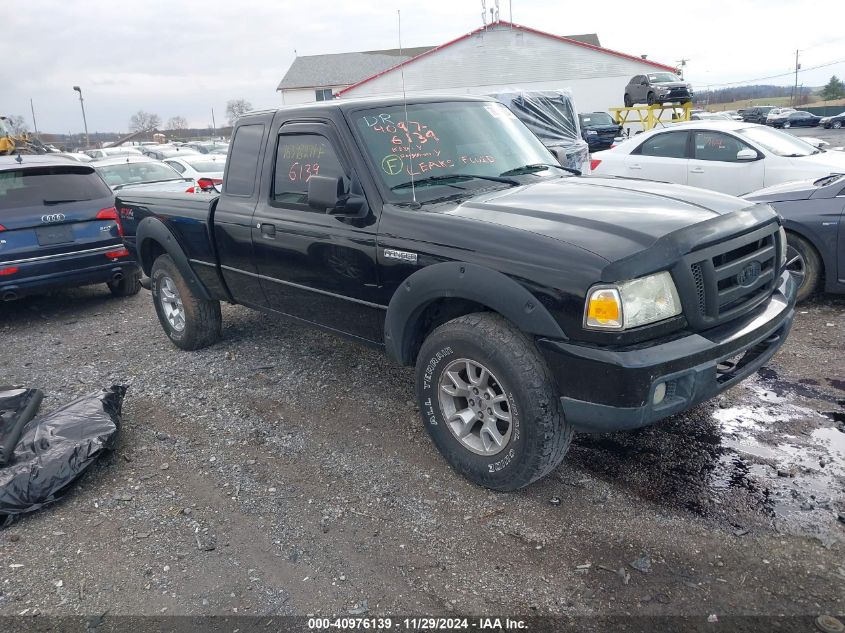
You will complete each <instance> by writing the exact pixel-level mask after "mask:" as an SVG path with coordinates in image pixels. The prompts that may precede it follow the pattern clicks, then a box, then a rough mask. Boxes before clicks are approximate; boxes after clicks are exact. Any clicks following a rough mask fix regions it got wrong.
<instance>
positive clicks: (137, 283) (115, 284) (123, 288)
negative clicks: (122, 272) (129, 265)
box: [106, 273, 141, 297]
mask: <svg viewBox="0 0 845 633" xmlns="http://www.w3.org/2000/svg"><path fill="white" fill-rule="evenodd" d="M106 285H107V286H108V287H109V290H111V293H112V294H113V295H114V296H115V297H131V296H132V295H136V294H138V293H139V292H140V291H141V275H139V274H137V273H134V274H131V275H127V276H125V277H123V279H121V280H120V281H110V282H108V284H106Z"/></svg>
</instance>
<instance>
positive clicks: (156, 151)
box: [144, 145, 200, 160]
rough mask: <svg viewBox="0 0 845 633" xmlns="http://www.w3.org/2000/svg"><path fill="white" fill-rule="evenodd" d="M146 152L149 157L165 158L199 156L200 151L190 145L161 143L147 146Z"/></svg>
mask: <svg viewBox="0 0 845 633" xmlns="http://www.w3.org/2000/svg"><path fill="white" fill-rule="evenodd" d="M144 154H145V155H146V156H148V157H149V158H154V159H156V160H164V159H165V158H171V157H173V156H198V155H200V153H199V152H198V151H197V150H195V149H191V148H190V147H176V146H175V145H159V146H158V147H148V148H145V151H144Z"/></svg>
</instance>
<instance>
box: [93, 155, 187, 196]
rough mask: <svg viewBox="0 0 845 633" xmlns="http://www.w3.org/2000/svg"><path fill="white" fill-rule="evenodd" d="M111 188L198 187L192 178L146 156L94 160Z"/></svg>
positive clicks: (157, 188) (184, 189)
mask: <svg viewBox="0 0 845 633" xmlns="http://www.w3.org/2000/svg"><path fill="white" fill-rule="evenodd" d="M91 164H92V165H93V166H94V167H95V168H96V169H97V171H98V172H99V173H100V175H101V176H102V177H103V180H105V181H106V184H107V185H108V186H109V187H111V189H112V191H120V190H121V189H150V190H154V191H179V192H186V191H188V189H191V192H193V188H194V187H195V186H197V183H196V181H194V179H193V178H186V177H184V176H182V175H181V174H180V173H179V172H177V171H176V170H174V169H173V168H172V167H170V166H168V165H165V164H164V163H162V162H161V161H157V160H155V159H153V158H149V157H147V156H136V157H132V156H127V157H126V158H109V159H107V160H98V161H94V162H93V163H91Z"/></svg>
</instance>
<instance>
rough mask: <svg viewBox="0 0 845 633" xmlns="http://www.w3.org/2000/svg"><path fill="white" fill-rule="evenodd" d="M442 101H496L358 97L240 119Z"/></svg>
mask: <svg viewBox="0 0 845 633" xmlns="http://www.w3.org/2000/svg"><path fill="white" fill-rule="evenodd" d="M440 101H496V100H495V99H494V98H492V97H485V96H466V95H425V96H414V95H409V96H408V97H407V99H403V98H402V97H357V98H355V99H332V100H330V101H315V102H313V103H302V104H294V105H286V106H283V107H281V108H267V109H264V110H253V111H251V112H248V113H247V114H244V115H243V116H242V117H240V119H250V118H252V117H259V116H262V115H267V114H271V113H275V112H279V111H284V112H288V111H292V110H303V111H307V112H318V111H341V112H347V111H349V110H357V109H358V108H362V107H364V108H365V107H377V106H385V107H392V106H401V105H403V104H405V103H408V104H409V105H410V104H416V103H438V102H440Z"/></svg>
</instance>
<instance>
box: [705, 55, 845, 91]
mask: <svg viewBox="0 0 845 633" xmlns="http://www.w3.org/2000/svg"><path fill="white" fill-rule="evenodd" d="M843 63H845V59H839V60H837V61H835V62H828V63H826V64H819V65H818V66H810V67H809V68H801V69H800V70H799V72H802V73H805V72H807V71H809V70H817V69H819V68H827V67H828V66H835V65H836V64H843ZM794 73H795V71H794V70H790V71H789V72H785V73H781V74H779V75H769V76H768V77H757V78H756V79H743V80H741V81H729V82H726V83H721V84H707V86H708V87H710V88H720V87H722V86H738V85H740V84H748V83H751V82H752V81H763V80H764V79H777V78H779V77H788V76H790V75H793V74H794Z"/></svg>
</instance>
